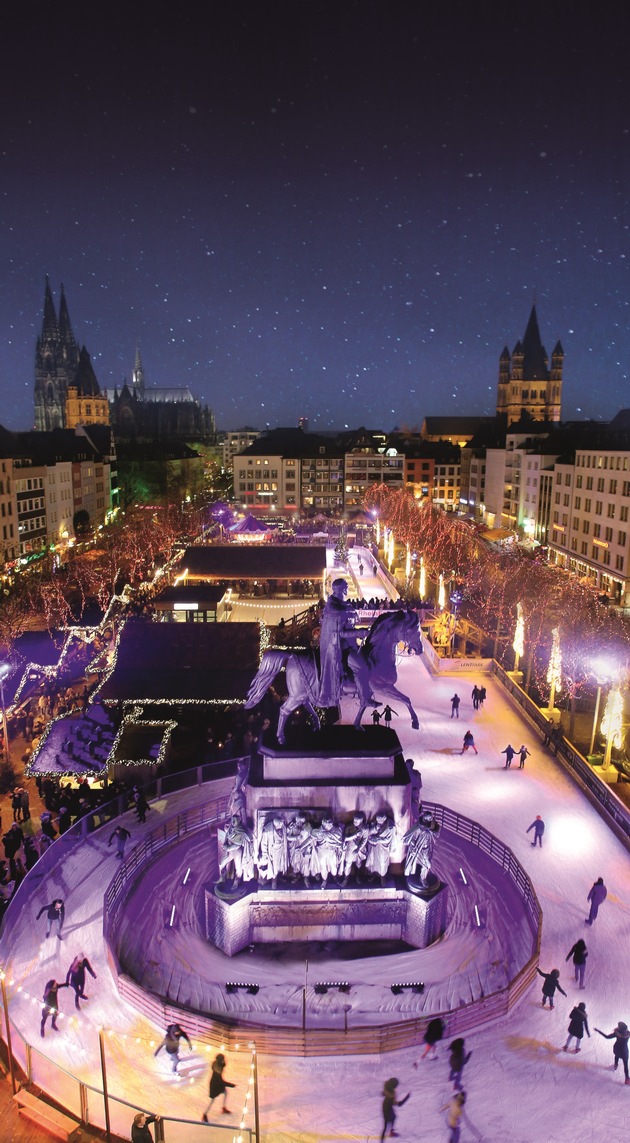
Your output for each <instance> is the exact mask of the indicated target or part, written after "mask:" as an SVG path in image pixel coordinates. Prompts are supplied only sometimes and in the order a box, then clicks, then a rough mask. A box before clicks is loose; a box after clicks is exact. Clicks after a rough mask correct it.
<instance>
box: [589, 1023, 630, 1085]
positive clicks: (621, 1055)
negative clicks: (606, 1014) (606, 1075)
mask: <svg viewBox="0 0 630 1143" xmlns="http://www.w3.org/2000/svg"><path fill="white" fill-rule="evenodd" d="M595 1031H596V1032H599V1034H600V1036H603V1037H604V1039H605V1040H614V1041H615V1042H614V1044H613V1059H614V1061H615V1062H614V1064H613V1071H614V1072H616V1071H617V1068H618V1067H619V1061H620V1060H621V1062H622V1064H623V1074H624V1076H625V1080H626V1084H627V1085H628V1086H629V1087H630V1075H629V1074H628V1040H629V1039H630V1031H629V1030H628V1025H627V1024H624V1022H623V1020H619V1021H618V1022H617V1027H616V1028H613V1030H612V1032H608V1033H606V1032H602V1030H601V1028H596V1029H595Z"/></svg>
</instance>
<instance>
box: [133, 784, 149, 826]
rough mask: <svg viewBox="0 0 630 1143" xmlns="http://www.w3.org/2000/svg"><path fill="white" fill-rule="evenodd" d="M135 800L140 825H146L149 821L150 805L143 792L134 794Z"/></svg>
mask: <svg viewBox="0 0 630 1143" xmlns="http://www.w3.org/2000/svg"><path fill="white" fill-rule="evenodd" d="M133 800H134V805H135V808H136V814H137V815H138V821H139V823H140V825H144V823H145V821H146V820H147V811H148V809H149V803H148V802H147V800H146V798H145V796H144V794H143V793H142V790H138V791H137V792H136V793H135V794H134V796H133Z"/></svg>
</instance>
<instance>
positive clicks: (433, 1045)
mask: <svg viewBox="0 0 630 1143" xmlns="http://www.w3.org/2000/svg"><path fill="white" fill-rule="evenodd" d="M445 1031H446V1025H445V1023H444V1021H443V1020H442V1019H441V1018H440V1017H439V1016H434V1018H433V1020H429V1023H428V1024H427V1030H426V1032H425V1033H424V1036H423V1037H422V1038H423V1040H424V1043H425V1045H426V1046H425V1049H424V1052H423V1053H422V1055H421V1057H420V1059H421V1060H424V1059H426V1057H427V1056H428V1055H429V1053H430V1058H431V1059H432V1060H437V1058H438V1052H437V1045H438V1044H439V1042H440V1040H441V1039H442V1036H443V1035H444V1033H445ZM413 1066H414V1068H417V1066H418V1060H416V1061H415V1063H414V1065H413Z"/></svg>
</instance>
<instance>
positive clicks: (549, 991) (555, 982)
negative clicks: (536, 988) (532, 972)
mask: <svg viewBox="0 0 630 1143" xmlns="http://www.w3.org/2000/svg"><path fill="white" fill-rule="evenodd" d="M536 972H537V973H538V975H539V976H542V978H543V980H544V982H545V983H544V984H543V987H542V1007H543V1008H544V1007H545V1004H546V1003H547V1001H549V1008H550V1009H551V1010H553V998H554V996H555V995H556V989H557V990H558V992H561V993H562V995H563V996H566V992H565V991H564V988H563V987H562V985H561V984H560V969H559V968H552V970H551V972H543V971H542V969H540V968H537V969H536Z"/></svg>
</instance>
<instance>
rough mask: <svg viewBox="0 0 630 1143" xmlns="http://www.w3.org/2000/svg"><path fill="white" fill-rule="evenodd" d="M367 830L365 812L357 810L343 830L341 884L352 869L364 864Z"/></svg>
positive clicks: (345, 883)
mask: <svg viewBox="0 0 630 1143" xmlns="http://www.w3.org/2000/svg"><path fill="white" fill-rule="evenodd" d="M368 831H369V827H368V824H367V822H366V820H365V814H364V813H363V811H362V810H357V812H356V813H355V814H354V816H353V818H352V821H351V822H348V824H347V826H346V828H345V830H344V836H343V848H342V854H341V869H340V872H341V873H343V881H342V882H341V884H342V885H343V886H345V885H347V884H348V879H349V877H350V874H351V873H352V870H353V869H356V870H357V871H358V870H359V869H362V868H363V866H364V865H365V860H366V857H367V841H368Z"/></svg>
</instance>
